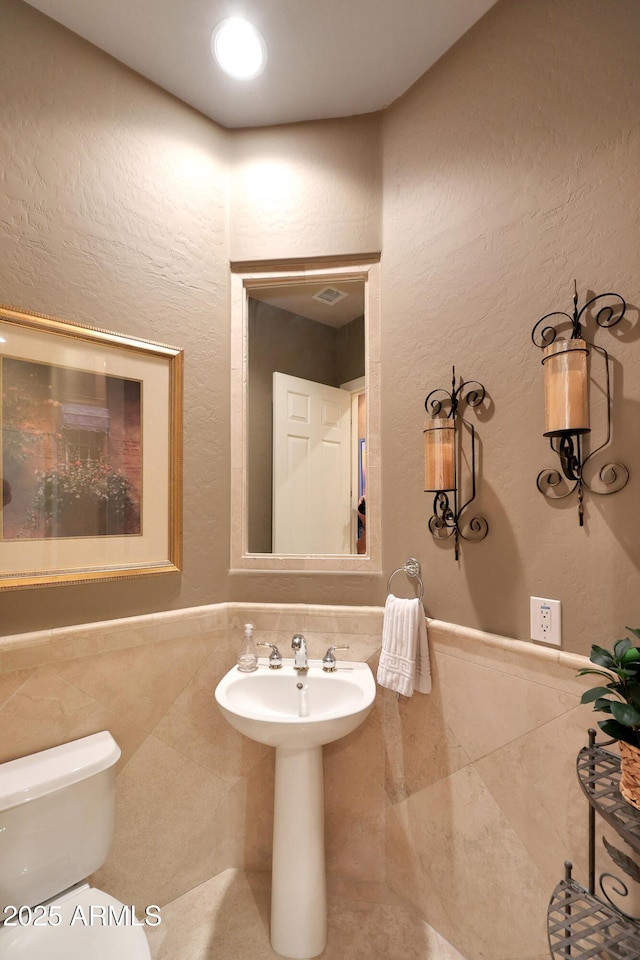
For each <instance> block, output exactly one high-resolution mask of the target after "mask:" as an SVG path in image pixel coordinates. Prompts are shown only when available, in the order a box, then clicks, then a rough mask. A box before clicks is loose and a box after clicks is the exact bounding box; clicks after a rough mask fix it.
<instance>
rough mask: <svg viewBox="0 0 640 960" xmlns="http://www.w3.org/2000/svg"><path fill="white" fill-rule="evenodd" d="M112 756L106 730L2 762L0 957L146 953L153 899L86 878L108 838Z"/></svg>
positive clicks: (128, 957) (143, 956) (95, 958)
mask: <svg viewBox="0 0 640 960" xmlns="http://www.w3.org/2000/svg"><path fill="white" fill-rule="evenodd" d="M119 756H120V747H119V746H118V744H117V743H116V742H115V740H114V739H113V737H112V736H111V734H110V733H109V732H108V731H106V730H105V731H103V732H101V733H95V734H93V735H92V736H90V737H83V738H82V739H81V740H73V741H72V742H71V743H63V744H61V745H60V746H58V747H52V748H51V749H50V750H42V751H41V752H40V753H34V754H32V755H31V756H28V757H21V758H20V759H18V760H10V761H9V762H8V763H2V764H0V864H1V868H0V921H4V922H3V925H2V926H0V957H2V960H14V958H15V960H17V958H20V960H85V958H86V960H89V958H90V960H150V956H151V954H150V952H149V946H148V943H147V938H146V936H145V933H144V924H145V923H146V924H149V925H155V924H156V923H159V922H160V911H159V908H157V907H153V908H151V907H149V906H147V905H146V904H143V905H142V906H138V905H135V906H134V905H131V904H129V905H125V904H123V903H120V901H119V900H116V898H115V897H112V896H111V895H110V894H108V893H105V892H104V891H102V890H98V889H96V888H95V887H90V886H89V885H88V883H87V882H86V878H87V877H88V876H89V875H90V874H92V873H93V872H94V871H95V870H97V869H98V867H100V866H101V865H102V864H103V863H104V861H105V860H106V858H107V854H108V853H109V848H110V846H111V840H112V836H113V823H114V813H115V764H116V762H117V760H118V758H119ZM134 909H135V910H136V912H137V914H138V919H136V916H135V913H134Z"/></svg>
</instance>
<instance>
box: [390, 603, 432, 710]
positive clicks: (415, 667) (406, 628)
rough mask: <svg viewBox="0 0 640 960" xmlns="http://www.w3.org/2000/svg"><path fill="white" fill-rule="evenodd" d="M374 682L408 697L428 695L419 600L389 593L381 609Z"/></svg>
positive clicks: (424, 633) (428, 675)
mask: <svg viewBox="0 0 640 960" xmlns="http://www.w3.org/2000/svg"><path fill="white" fill-rule="evenodd" d="M377 679H378V683H379V684H380V686H381V687H387V688H388V689H389V690H395V691H396V692H397V693H401V694H402V695H403V696H405V697H410V696H411V695H412V694H413V691H414V690H417V691H418V693H431V665H430V661H429V639H428V637H427V624H426V621H425V616H424V608H423V606H422V601H421V600H419V599H418V598H417V597H414V598H411V599H404V598H400V597H394V596H393V594H391V593H390V594H389V596H388V597H387V602H386V603H385V606H384V620H383V623H382V652H381V654H380V662H379V664H378V674H377Z"/></svg>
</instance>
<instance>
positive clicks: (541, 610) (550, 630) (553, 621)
mask: <svg viewBox="0 0 640 960" xmlns="http://www.w3.org/2000/svg"><path fill="white" fill-rule="evenodd" d="M530 601H531V639H532V640H537V641H538V642H540V643H550V644H551V645H552V646H554V647H560V646H562V612H561V603H560V601H559V600H545V599H544V598H543V597H530Z"/></svg>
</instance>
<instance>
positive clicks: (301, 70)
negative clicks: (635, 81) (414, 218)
mask: <svg viewBox="0 0 640 960" xmlns="http://www.w3.org/2000/svg"><path fill="white" fill-rule="evenodd" d="M28 2H29V3H30V5H31V6H32V7H36V8H37V9H38V10H41V11H42V12H43V13H45V14H47V16H49V17H51V18H52V19H53V20H56V21H58V23H61V24H63V25H64V26H66V27H68V28H69V29H70V30H72V31H73V32H74V33H77V34H78V35H79V36H81V37H84V38H85V39H86V40H89V41H90V42H91V43H93V44H95V46H97V47H99V48H100V49H102V50H104V51H106V52H107V53H109V54H111V55H112V56H113V57H115V58H116V59H117V60H120V61H121V62H122V63H124V64H126V65H127V66H129V67H131V68H132V69H133V70H136V71H137V72H138V73H140V74H142V76H144V77H147V78H148V79H149V80H152V81H153V82H154V83H156V84H158V85H159V86H160V87H163V88H164V89H165V90H168V91H169V92H170V93H173V94H174V95H175V96H176V97H179V98H180V99H181V100H183V101H185V103H188V104H190V105H191V106H192V107H195V108H196V109H197V110H199V111H201V112H202V113H203V114H205V115H206V116H208V117H210V118H211V119H212V120H215V121H216V122H217V123H219V124H221V125H222V126H224V127H256V126H268V125H271V124H277V123H290V122H294V121H299V120H318V119H324V118H328V117H347V116H353V115H356V114H361V113H371V112H373V111H376V110H381V109H383V108H384V107H386V106H388V105H389V104H390V103H392V102H393V101H394V100H395V99H397V97H399V96H400V95H401V94H402V93H404V92H405V90H407V89H408V88H409V87H410V86H411V85H412V84H413V83H414V82H415V81H416V80H417V79H418V78H419V77H420V76H422V74H423V73H425V71H426V70H428V69H429V67H430V66H431V65H432V64H433V63H435V61H436V60H438V59H439V57H441V56H442V54H443V53H445V51H446V50H447V49H448V48H449V47H451V46H452V45H453V44H454V43H455V42H456V40H458V39H459V38H460V37H461V36H462V34H464V33H465V32H466V31H467V30H468V29H469V28H470V27H471V26H472V25H473V24H474V23H475V22H476V21H477V20H478V19H479V18H480V17H481V16H482V15H483V14H484V13H485V12H486V11H487V10H488V9H489V8H490V7H492V6H493V4H494V3H495V0H28ZM230 16H241V17H245V18H246V19H248V20H250V21H251V22H252V23H254V24H255V26H257V27H258V29H259V30H260V31H261V33H262V35H263V37H264V39H265V41H266V44H267V48H268V51H269V59H268V62H267V66H266V68H265V70H264V72H263V73H262V74H261V75H260V76H259V77H257V78H256V79H255V80H248V81H246V80H245V81H239V80H232V79H231V78H229V77H226V76H225V75H224V74H223V73H222V71H221V70H220V69H219V67H218V66H217V65H216V64H215V63H214V61H213V58H212V56H211V52H210V37H211V31H212V30H213V28H214V27H215V25H216V24H217V23H218V22H219V21H220V20H223V19H224V18H225V17H230Z"/></svg>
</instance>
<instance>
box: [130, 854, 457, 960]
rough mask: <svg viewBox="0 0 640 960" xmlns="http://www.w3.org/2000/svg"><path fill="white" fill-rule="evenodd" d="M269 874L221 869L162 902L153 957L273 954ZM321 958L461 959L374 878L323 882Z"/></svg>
mask: <svg viewBox="0 0 640 960" xmlns="http://www.w3.org/2000/svg"><path fill="white" fill-rule="evenodd" d="M269 893H270V877H269V875H268V874H265V873H244V872H243V871H240V870H234V869H229V870H225V871H224V872H223V873H220V874H218V876H216V877H213V878H212V879H211V880H208V881H207V882H206V883H203V884H201V885H200V886H198V887H195V888H194V889H193V890H190V891H189V892H188V893H186V894H184V896H182V897H179V898H178V899H176V900H173V901H172V902H171V903H169V904H167V905H166V906H165V907H163V908H162V923H161V924H160V925H159V926H158V927H155V928H147V935H148V938H149V943H150V947H151V955H152V958H153V960H186V958H188V960H274V958H277V957H278V956H279V955H278V954H276V953H274V951H273V950H272V949H271V947H270V945H269ZM328 909H329V936H328V942H327V946H326V949H325V951H324V952H323V954H322V958H323V960H464V958H463V957H462V956H461V954H459V953H458V952H457V950H454V948H453V947H452V946H450V944H448V943H447V942H446V940H443V939H442V937H441V936H439V934H437V933H436V931H435V930H433V929H432V928H431V927H429V926H428V925H427V924H426V923H424V922H423V921H422V920H420V919H419V918H418V917H416V915H415V912H414V911H413V910H412V909H411V908H410V907H407V906H406V905H404V904H403V903H402V902H400V901H399V900H398V899H397V898H395V897H394V895H393V894H391V893H389V891H387V890H385V889H384V888H383V887H381V886H380V885H379V884H369V883H346V882H338V883H331V884H330V886H329V889H328Z"/></svg>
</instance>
